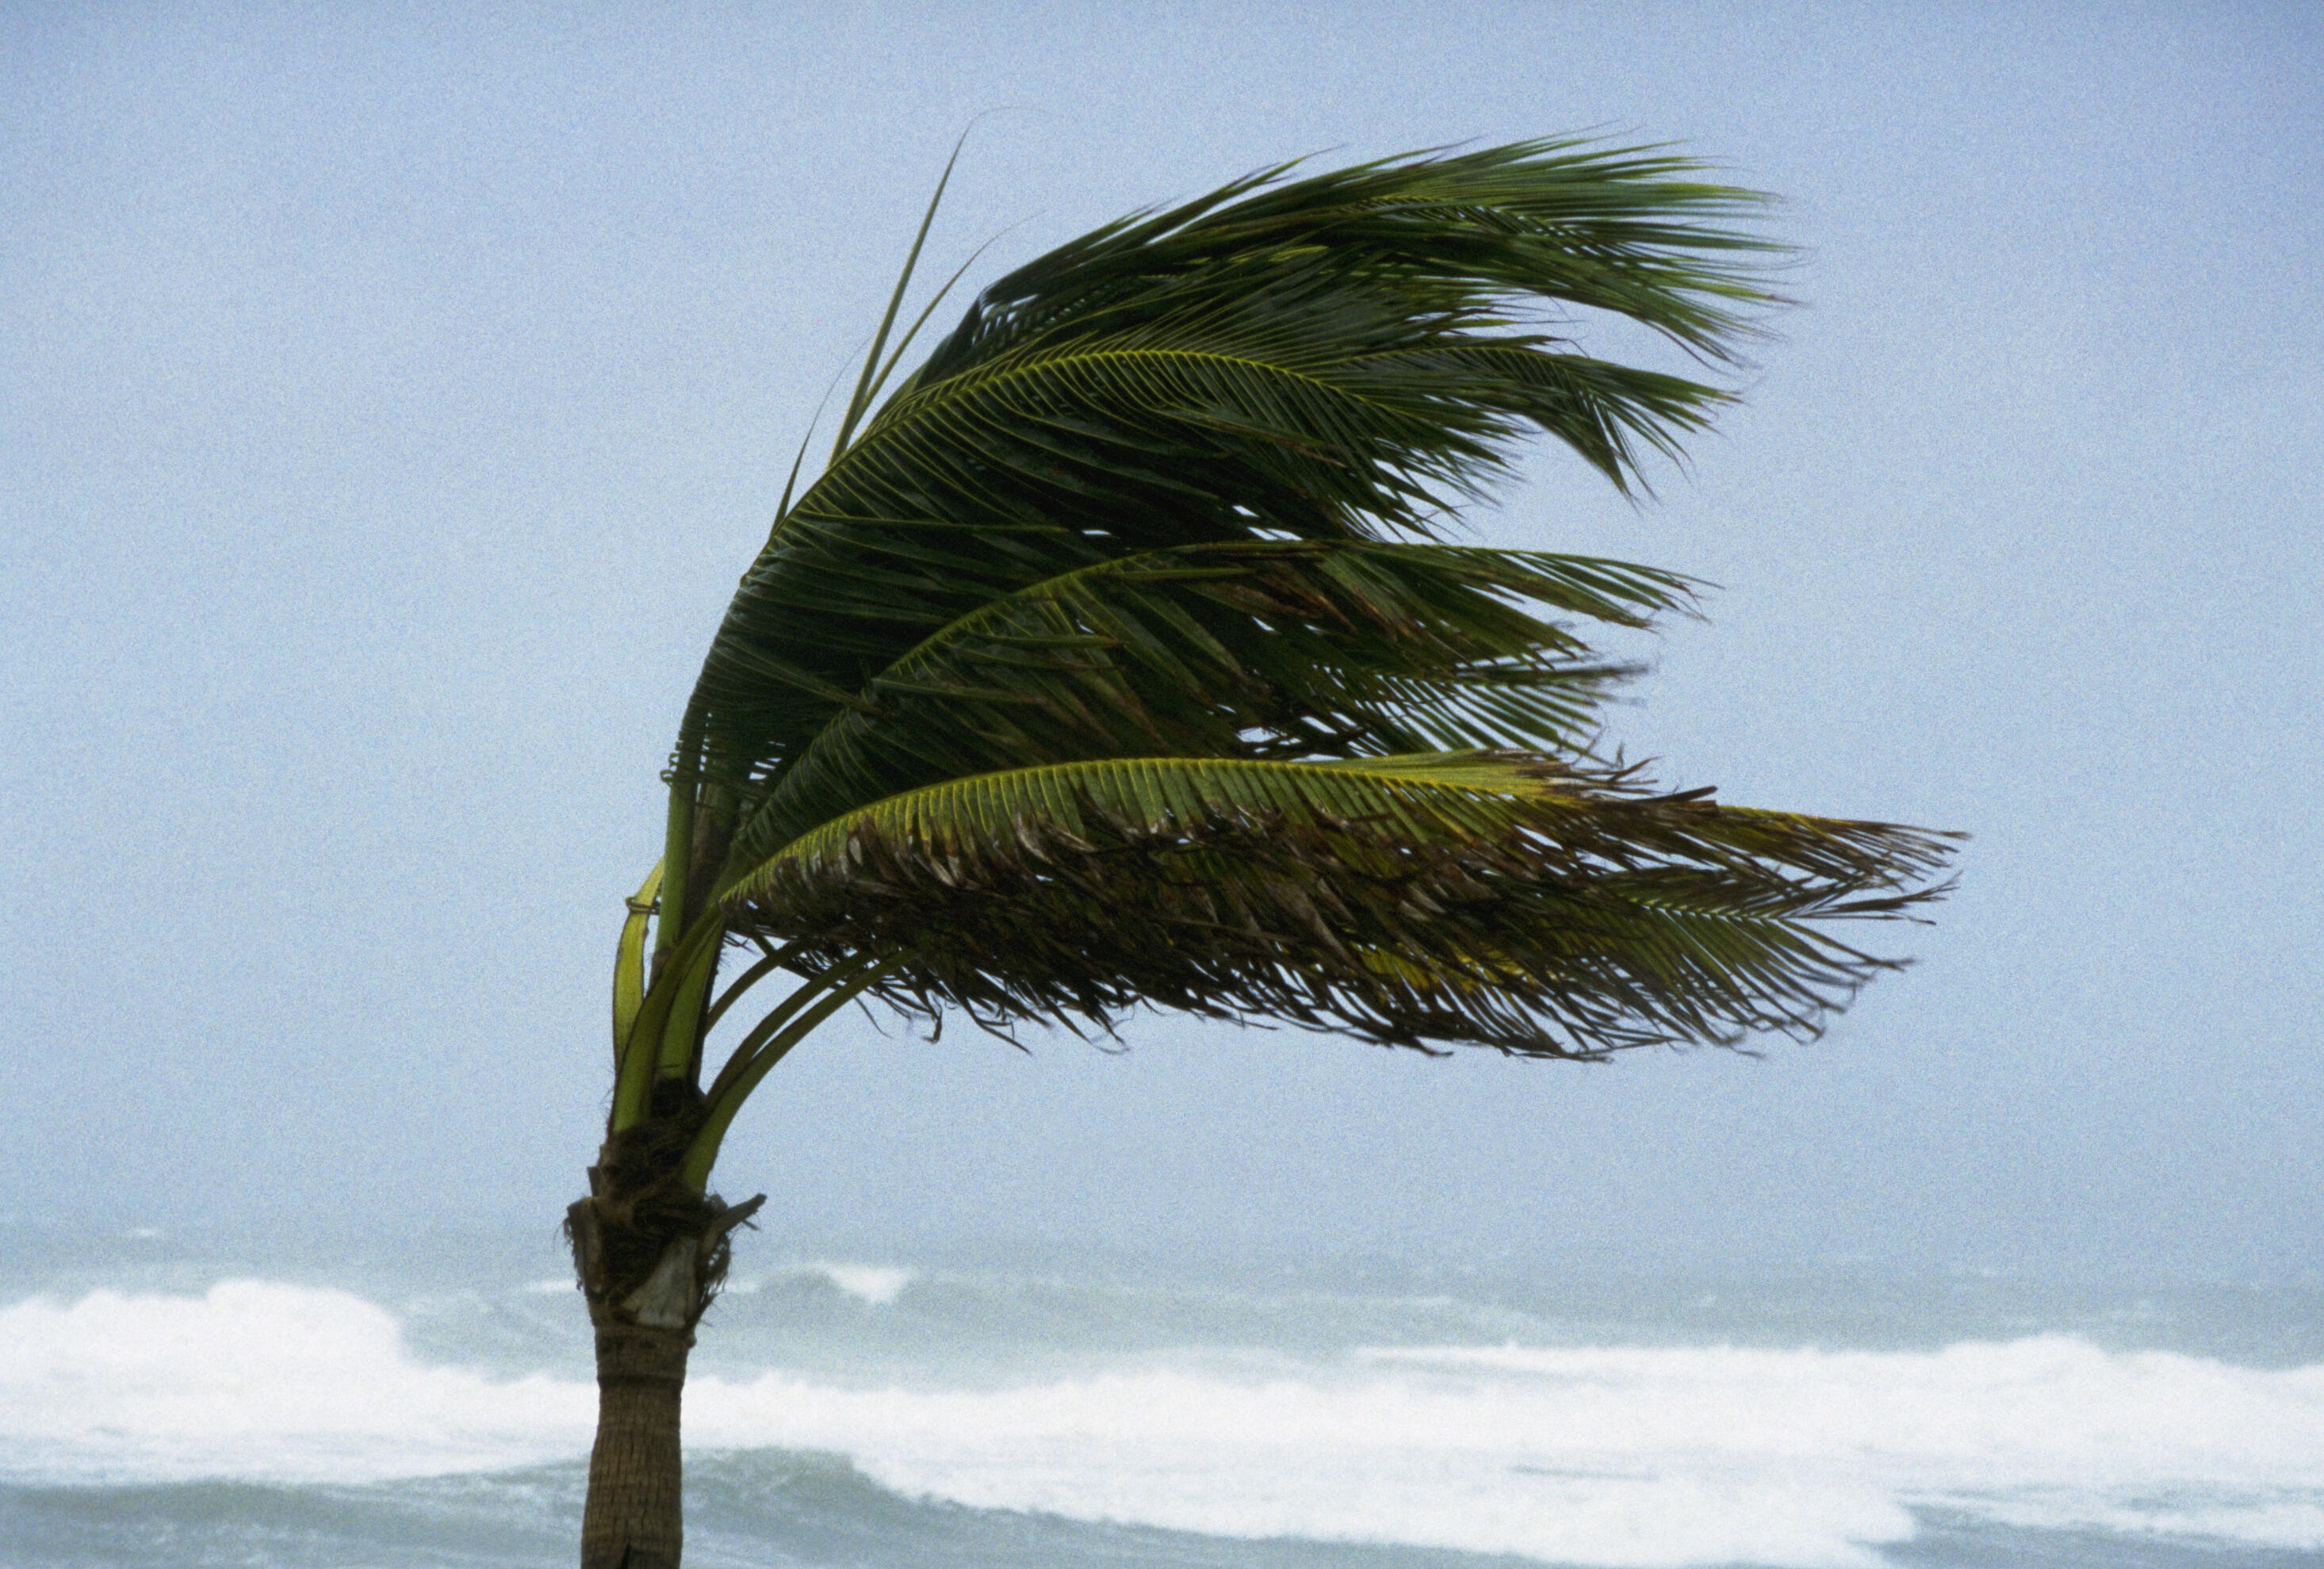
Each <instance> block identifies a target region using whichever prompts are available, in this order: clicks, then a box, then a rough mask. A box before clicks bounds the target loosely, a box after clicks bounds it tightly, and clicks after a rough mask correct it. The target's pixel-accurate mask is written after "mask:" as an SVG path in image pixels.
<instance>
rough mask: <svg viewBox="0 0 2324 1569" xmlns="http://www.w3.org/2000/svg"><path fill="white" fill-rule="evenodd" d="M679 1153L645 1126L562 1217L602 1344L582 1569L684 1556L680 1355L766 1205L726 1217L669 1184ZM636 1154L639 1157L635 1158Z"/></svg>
mask: <svg viewBox="0 0 2324 1569" xmlns="http://www.w3.org/2000/svg"><path fill="white" fill-rule="evenodd" d="M672 1143H677V1144H678V1146H679V1147H680V1148H682V1140H678V1139H677V1138H676V1137H675V1134H674V1133H673V1132H672V1131H671V1130H669V1129H667V1128H660V1129H657V1128H654V1127H652V1126H651V1125H649V1126H648V1127H647V1128H645V1129H642V1130H640V1131H639V1134H638V1137H636V1138H617V1139H616V1140H612V1141H609V1142H608V1144H607V1146H606V1149H605V1151H604V1154H603V1155H602V1156H601V1157H600V1158H599V1162H598V1164H597V1165H596V1166H595V1167H593V1168H590V1173H589V1179H590V1187H591V1189H592V1192H591V1195H590V1196H589V1197H587V1198H585V1199H583V1200H581V1201H580V1202H579V1203H577V1204H574V1205H573V1206H572V1207H571V1208H570V1209H568V1210H567V1211H566V1230H567V1234H568V1235H569V1237H570V1238H571V1241H572V1243H573V1269H574V1273H575V1274H576V1275H577V1276H578V1277H579V1278H580V1284H581V1290H582V1293H583V1295H584V1296H585V1297H586V1298H587V1299H588V1303H589V1321H590V1324H592V1325H593V1326H594V1327H595V1330H596V1335H597V1441H596V1444H595V1446H594V1447H593V1448H592V1449H591V1451H590V1454H589V1493H588V1500H587V1501H586V1503H585V1504H584V1505H583V1507H582V1515H581V1569H678V1558H679V1555H680V1553H681V1552H682V1551H683V1549H684V1546H685V1513H684V1508H683V1504H684V1498H683V1485H684V1473H683V1469H682V1464H681V1459H680V1453H679V1427H678V1418H679V1407H680V1402H681V1397H682V1395H683V1392H684V1390H685V1388H686V1358H687V1352H688V1351H689V1350H691V1349H692V1347H693V1345H694V1331H695V1326H696V1324H700V1323H701V1321H702V1315H703V1314H704V1312H705V1311H706V1310H707V1309H708V1308H709V1306H710V1304H711V1301H712V1300H713V1298H715V1297H716V1296H717V1294H718V1288H719V1285H720V1284H721V1282H722V1281H723V1280H724V1278H725V1274H726V1260H727V1251H728V1239H729V1237H730V1236H731V1235H732V1233H733V1231H734V1229H735V1228H736V1227H737V1226H739V1225H741V1224H742V1223H744V1222H746V1221H747V1220H749V1219H750V1217H751V1215H752V1213H753V1212H754V1211H756V1210H757V1209H758V1207H759V1206H760V1205H761V1204H763V1203H764V1202H765V1198H764V1196H763V1195H761V1197H759V1198H754V1199H752V1200H751V1201H750V1202H749V1203H747V1204H736V1205H733V1206H732V1207H729V1206H727V1205H726V1204H722V1203H721V1202H720V1201H719V1200H718V1199H717V1198H716V1197H715V1196H709V1197H705V1196H702V1195H693V1194H688V1193H686V1192H685V1191H684V1190H683V1189H682V1188H680V1187H678V1186H677V1185H676V1179H675V1171H676V1165H675V1162H674V1161H668V1160H665V1159H661V1158H656V1157H657V1156H658V1155H659V1152H660V1150H659V1147H661V1146H666V1145H669V1144H672ZM641 1146H646V1147H644V1148H641Z"/></svg>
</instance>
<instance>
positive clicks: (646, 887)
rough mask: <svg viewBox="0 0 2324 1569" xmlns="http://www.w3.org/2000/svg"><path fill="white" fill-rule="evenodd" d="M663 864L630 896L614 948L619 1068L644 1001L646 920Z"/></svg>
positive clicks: (657, 864)
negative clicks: (625, 915)
mask: <svg viewBox="0 0 2324 1569" xmlns="http://www.w3.org/2000/svg"><path fill="white" fill-rule="evenodd" d="M661 869H662V863H660V862H659V861H657V862H655V863H654V869H653V870H652V871H651V872H648V873H646V880H645V881H643V882H641V883H640V884H639V885H638V891H636V892H635V893H633V894H632V895H631V896H630V899H629V908H630V914H629V918H628V919H626V920H624V921H622V940H621V942H620V943H619V944H618V945H616V946H615V947H614V950H613V1066H614V1067H615V1068H616V1069H619V1068H620V1066H621V1062H622V1043H623V1042H625V1041H627V1040H628V1039H629V1038H630V1026H631V1025H632V1024H634V1023H636V1022H637V1017H638V1009H639V1008H640V1007H641V1006H642V1005H643V1003H644V1001H645V967H646V922H647V921H648V920H649V919H650V918H652V915H653V912H654V900H655V897H656V896H657V895H658V894H659V893H660V891H661Z"/></svg>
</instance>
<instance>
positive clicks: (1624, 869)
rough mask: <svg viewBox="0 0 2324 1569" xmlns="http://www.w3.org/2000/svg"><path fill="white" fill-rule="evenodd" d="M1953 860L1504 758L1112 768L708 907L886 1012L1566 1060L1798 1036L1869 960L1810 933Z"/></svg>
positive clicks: (1083, 771)
mask: <svg viewBox="0 0 2324 1569" xmlns="http://www.w3.org/2000/svg"><path fill="white" fill-rule="evenodd" d="M1945 854H1947V848H1946V845H1945V844H1944V841H1943V838H1942V836H1941V835H1930V834H1927V833H1923V832H1921V831H1919V830H1915V829H1910V828H1902V827H1896V826H1890V825H1886V824H1877V823H1854V822H1838V821H1831V820H1825V819H1818V818H1812V817H1796V816H1792V815H1787V814H1782V813H1771V812H1757V811H1748V810H1739V809H1737V808H1723V807H1720V806H1718V805H1715V804H1714V803H1712V802H1711V801H1710V800H1709V799H1708V798H1706V796H1705V794H1704V793H1702V792H1696V793H1693V794H1689V795H1678V796H1673V795H1655V794H1650V793H1647V792H1646V790H1645V789H1643V788H1642V787H1641V786H1639V785H1638V784H1637V782H1636V781H1635V780H1633V779H1631V778H1629V777H1628V776H1626V775H1623V774H1619V773H1612V772H1606V771H1597V772H1585V771H1576V770H1574V769H1573V768H1572V767H1571V766H1569V765H1564V764H1560V763H1558V762H1555V761H1552V760H1550V759H1547V758H1543V757H1539V756H1532V755H1527V754H1523V753H1511V752H1457V753H1439V754H1428V755H1422V756H1416V757H1397V758H1365V759H1353V760H1348V761H1332V762H1321V763H1317V762H1271V761H1253V760H1248V759H1203V758H1138V759H1109V760H1104V761H1088V762H1075V763H1065V764H1057V765H1052V766H1048V767H1042V768H1030V769H1020V770H1013V771H1006V772H1001V773H992V774H984V775H980V776H976V777H973V778H969V779H956V780H948V781H946V782H945V783H943V784H938V785H933V786H929V787H927V788H925V789H918V790H913V791H909V792H907V793H905V794H902V795H899V796H895V797H891V798H888V799H885V800H882V801H880V802H878V803H876V804H874V805H871V806H869V807H865V808H861V809H859V810H857V811H854V812H852V813H849V814H847V815H845V816H844V817H839V818H836V819H835V820H833V821H830V822H827V823H825V824H824V825H822V826H819V827H817V828H816V829H814V830H813V831H811V832H809V833H807V834H805V835H801V836H800V837H799V838H798V839H797V840H795V841H793V842H792V843H791V844H788V845H786V846H784V847H783V848H782V849H781V850H780V851H779V852H778V853H777V854H774V855H773V856H771V857H769V858H768V859H766V860H765V861H763V862H761V863H759V864H758V865H756V866H754V867H753V868H752V869H751V870H750V871H749V872H746V873H744V874H743V875H742V876H741V877H740V878H738V879H737V880H735V881H733V883H732V884H731V885H730V886H729V887H728V888H727V889H726V890H725V891H724V895H723V898H722V900H721V903H722V909H723V918H724V920H725V921H726V922H727V924H728V925H729V927H730V928H733V929H736V930H748V931H753V932H757V933H760V934H761V935H764V936H766V937H770V938H777V939H781V940H786V941H798V942H799V943H800V944H801V947H802V954H803V956H804V957H805V958H806V959H807V962H808V963H809V964H811V965H812V964H836V963H841V962H844V961H846V960H847V959H848V957H849V955H853V954H855V953H858V952H873V953H879V954H881V955H886V956H888V958H889V959H890V962H891V963H893V964H896V966H897V968H896V970H895V972H894V974H892V975H891V976H890V978H889V980H888V981H887V982H886V983H884V984H883V986H882V988H881V995H883V996H884V997H886V998H887V999H888V1000H889V1001H891V1002H895V1003H896V1004H898V1005H899V1006H902V1007H907V1008H914V1009H918V1010H920V1011H928V1012H934V1011H937V1010H939V1009H941V1008H944V1007H946V1006H952V1007H958V1008H962V1009H964V1010H966V1011H968V1012H969V1013H970V1014H971V1015H972V1016H973V1017H976V1018H977V1019H979V1020H982V1021H983V1022H984V1023H986V1024H987V1025H989V1026H991V1027H995V1028H1005V1027H1007V1026H1008V1025H1010V1024H1011V1023H1013V1022H1015V1021H1018V1020H1061V1021H1065V1022H1068V1023H1071V1022H1074V1021H1089V1022H1094V1023H1096V1024H1098V1025H1100V1026H1101V1027H1105V1026H1107V1025H1108V1024H1109V1021H1110V1020H1112V1019H1113V1018H1114V1017H1116V1016H1118V1015H1119V1014H1120V1013H1121V1012H1122V1011H1125V1010H1127V1009H1129V1008H1131V1007H1133V1006H1136V1005H1138V1004H1140V1003H1145V1004H1148V1005H1152V1006H1156V1007H1161V1008H1169V1009H1177V1010H1183V1011H1190V1012H1194V1013H1199V1014H1207V1015H1211V1016H1214V1017H1227V1018H1262V1019H1281V1020H1290V1021H1292V1022H1295V1023H1298V1024H1302V1025H1306V1026H1309V1027H1312V1028H1316V1029H1340V1030H1347V1031H1351V1032H1353V1033H1356V1034H1358V1035H1360V1036H1363V1037H1366V1038H1370V1039H1373V1040H1377V1041H1380V1042H1384V1043H1388V1044H1395V1045H1406V1046H1426V1045H1430V1044H1433V1043H1461V1042H1467V1043H1473V1044H1481V1045H1487V1046H1492V1047H1497V1048H1500V1049H1501V1050H1503V1051H1507V1052H1511V1053H1515V1054H1518V1055H1524V1056H1544V1057H1591V1056H1597V1055H1601V1054H1602V1053H1604V1052H1607V1051H1609V1050H1614V1049H1618V1048H1624V1047H1630V1046H1637V1045H1641V1044H1646V1043H1647V1042H1651V1041H1692V1042H1706V1041H1731V1040H1733V1039H1734V1038H1737V1037H1738V1036H1739V1035H1740V1034H1742V1033H1743V1032H1745V1031H1748V1030H1755V1029H1776V1030H1784V1031H1789V1032H1792V1033H1794V1034H1809V1033H1812V1032H1813V1031H1814V1030H1815V1029H1817V1028H1818V1026H1819V1024H1820V1022H1821V1020H1822V1018H1823V1017H1824V1016H1825V1015H1826V1014H1827V1013H1828V1012H1829V1011H1831V1010H1832V1009H1834V1008H1836V1007H1838V1006H1840V1004H1842V1003H1843V1002H1844V1001H1846V999H1847V998H1848V996H1849V994H1851V993H1852V992H1853V991H1854V990H1855V989H1856V988H1857V987H1858V986H1859V985H1861V984H1862V983H1864V982H1865V981H1866V980H1867V979H1869V978H1870V977H1871V976H1872V975H1873V974H1877V973H1878V972H1879V971H1880V970H1882V969H1885V968H1890V967H1893V964H1892V963H1891V962H1890V961H1886V960H1881V959H1877V958H1873V957H1871V956H1868V955H1865V954H1863V953H1861V952H1859V951H1858V950H1857V949H1855V948H1853V947H1851V946H1848V945H1847V944H1845V943H1842V942H1840V941H1839V940H1837V939H1835V938H1833V937H1831V936H1829V935H1827V934H1825V933H1823V932H1821V931H1820V930H1817V929H1815V928H1813V927H1812V926H1811V925H1809V924H1808V923H1810V922H1815V921H1822V920H1829V919H1832V918H1849V917H1886V916H1893V915H1896V914H1899V913H1902V912H1904V911H1905V910H1907V909H1910V908H1911V907H1912V906H1913V905H1914V904H1916V903H1918V902H1920V901H1922V900H1926V899H1929V898H1931V897H1932V896H1933V894H1932V891H1930V890H1928V889H1926V888H1925V887H1916V886H1915V885H1916V884H1918V883H1923V882H1925V879H1926V876H1927V874H1928V873H1929V872H1931V871H1932V870H1933V869H1934V868H1935V867H1937V866H1938V865H1940V864H1941V862H1942V860H1943V858H1944V856H1945Z"/></svg>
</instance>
